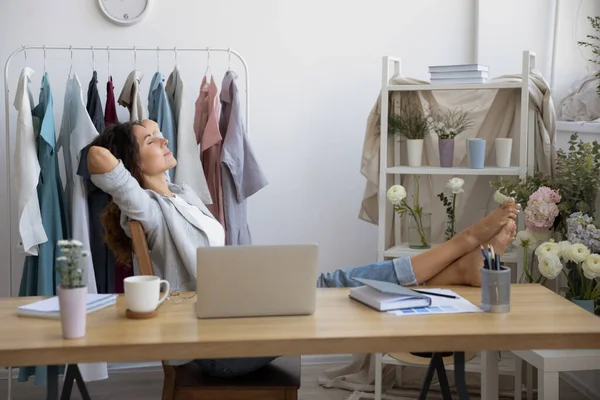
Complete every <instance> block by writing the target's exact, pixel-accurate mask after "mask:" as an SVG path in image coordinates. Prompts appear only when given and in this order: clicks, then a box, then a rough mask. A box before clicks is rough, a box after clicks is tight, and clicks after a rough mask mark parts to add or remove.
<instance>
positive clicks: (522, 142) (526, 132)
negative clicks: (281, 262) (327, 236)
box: [372, 51, 535, 400]
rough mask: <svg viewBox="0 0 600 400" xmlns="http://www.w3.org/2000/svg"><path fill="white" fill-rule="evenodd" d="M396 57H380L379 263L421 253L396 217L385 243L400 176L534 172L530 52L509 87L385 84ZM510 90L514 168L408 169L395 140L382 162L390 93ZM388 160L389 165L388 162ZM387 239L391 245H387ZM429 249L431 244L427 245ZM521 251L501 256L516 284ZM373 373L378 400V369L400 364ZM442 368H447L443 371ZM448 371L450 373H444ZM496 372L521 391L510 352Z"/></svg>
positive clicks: (477, 368)
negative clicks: (516, 101) (516, 108)
mask: <svg viewBox="0 0 600 400" xmlns="http://www.w3.org/2000/svg"><path fill="white" fill-rule="evenodd" d="M390 66H392V68H390ZM400 66H401V60H400V58H395V57H389V56H386V57H383V73H382V90H381V116H382V117H381V118H380V129H381V135H380V153H379V154H380V165H379V170H380V172H379V193H378V204H379V220H378V248H377V257H378V260H379V261H382V260H384V259H385V258H393V257H394V258H395V257H400V256H407V255H408V256H412V255H416V254H419V253H421V252H422V251H423V250H420V249H418V250H417V249H411V248H410V247H409V246H408V244H407V243H406V242H403V241H402V240H401V239H402V238H401V234H400V231H401V225H400V222H401V221H400V219H399V218H397V217H396V220H395V221H396V230H395V233H394V236H395V237H394V238H393V239H392V238H389V235H388V234H389V232H388V224H389V223H390V221H392V220H393V218H394V211H393V207H392V206H391V204H390V203H389V201H388V200H387V188H389V187H390V185H391V184H393V183H400V177H401V176H402V175H453V176H461V175H462V176H514V177H519V178H524V177H525V176H526V175H528V174H533V170H534V162H533V160H534V146H533V143H534V137H533V134H534V126H533V123H534V115H533V111H532V109H531V107H530V104H529V78H530V75H531V71H532V70H533V69H534V68H535V54H534V53H532V52H530V51H524V52H523V64H522V80H521V81H515V82H490V83H485V84H469V85H466V84H456V85H390V84H389V83H390V82H391V80H392V79H393V78H394V77H396V76H399V75H400ZM497 89H512V90H519V91H520V94H521V110H520V111H521V112H520V117H521V119H520V124H519V132H518V136H517V137H515V138H514V140H517V141H518V142H519V146H518V147H519V157H518V159H519V163H518V165H515V166H511V167H509V168H498V167H485V168H483V169H471V168H464V167H460V168H442V167H436V166H422V167H408V166H403V165H402V164H401V160H400V144H399V142H398V141H396V142H395V145H394V159H393V160H389V159H388V134H387V132H388V120H387V116H388V114H389V94H390V92H394V91H425V90H427V91H436V90H497ZM390 161H391V162H390ZM519 225H520V226H519V229H522V228H523V222H522V221H520V223H519ZM392 240H393V243H392ZM431 246H432V247H434V246H435V244H432V245H431ZM522 259H523V256H522V250H521V249H520V250H517V251H515V252H512V253H506V254H505V255H504V257H503V258H502V260H503V261H505V262H509V263H515V264H517V271H516V272H517V274H516V277H517V279H518V278H519V276H521V273H522V261H521V260H522ZM479 359H480V358H479V357H477V358H476V360H477V361H475V362H473V361H471V362H469V363H467V365H466V370H467V371H472V372H482V363H480V362H479ZM375 363H376V372H375V393H374V395H372V396H373V397H372V398H374V399H376V400H380V399H381V398H382V388H381V378H382V377H381V367H382V365H383V364H396V365H402V363H401V362H398V361H397V360H394V359H392V358H391V357H389V356H387V355H383V354H377V355H376V362H375ZM447 367H448V366H447ZM448 369H450V368H448ZM499 371H500V372H501V374H508V375H514V376H515V383H516V385H517V386H521V379H520V376H521V360H520V359H519V358H518V357H516V356H515V355H514V354H512V353H510V352H503V353H502V356H501V363H500V369H499ZM519 389H520V387H519V388H518V389H517V390H515V399H518V400H520V399H521V390H519Z"/></svg>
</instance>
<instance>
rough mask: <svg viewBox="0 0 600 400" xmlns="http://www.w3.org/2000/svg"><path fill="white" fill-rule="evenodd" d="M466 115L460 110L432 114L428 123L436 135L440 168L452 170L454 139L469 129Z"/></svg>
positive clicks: (469, 125) (470, 123) (469, 122)
mask: <svg viewBox="0 0 600 400" xmlns="http://www.w3.org/2000/svg"><path fill="white" fill-rule="evenodd" d="M468 115H469V114H468V113H467V112H465V111H462V109H460V108H457V109H454V110H448V111H444V112H442V111H437V112H434V113H432V115H431V119H430V121H429V123H430V124H431V127H432V129H433V131H434V132H435V133H436V134H437V135H438V147H439V150H440V166H441V167H447V168H452V161H453V159H454V138H455V137H456V136H457V135H459V134H460V133H462V132H464V131H465V130H467V129H468V128H470V127H471V125H472V122H471V120H470V119H469V117H468Z"/></svg>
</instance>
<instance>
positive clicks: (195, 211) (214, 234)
mask: <svg viewBox="0 0 600 400" xmlns="http://www.w3.org/2000/svg"><path fill="white" fill-rule="evenodd" d="M171 200H172V201H174V202H175V203H177V205H178V206H179V207H181V208H184V209H186V210H187V211H188V212H189V213H190V214H191V215H192V216H193V217H194V219H195V220H196V222H197V223H198V225H200V226H201V228H202V230H203V231H204V233H205V234H206V236H207V237H208V243H209V244H210V246H225V229H223V226H222V225H221V224H220V223H219V221H217V220H216V219H214V218H211V217H210V216H208V215H206V214H204V213H203V212H202V211H200V209H199V208H198V207H196V206H193V205H191V204H189V203H188V202H187V201H185V200H184V199H182V198H181V197H178V196H174V197H171Z"/></svg>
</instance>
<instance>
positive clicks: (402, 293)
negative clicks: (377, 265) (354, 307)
mask: <svg viewBox="0 0 600 400" xmlns="http://www.w3.org/2000/svg"><path fill="white" fill-rule="evenodd" d="M352 279H354V280H355V281H357V282H360V283H362V284H363V285H364V286H359V287H355V288H352V289H350V294H349V296H350V298H351V299H354V300H356V301H359V302H361V303H363V304H365V305H367V306H369V307H371V308H374V309H375V310H377V311H391V310H401V309H405V308H418V307H427V306H429V305H431V298H430V297H429V296H426V295H423V294H421V293H417V292H415V291H413V290H410V289H408V288H405V287H403V286H400V285H397V284H395V283H391V282H383V281H375V280H372V279H363V278H352Z"/></svg>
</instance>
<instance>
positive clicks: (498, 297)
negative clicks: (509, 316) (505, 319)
mask: <svg viewBox="0 0 600 400" xmlns="http://www.w3.org/2000/svg"><path fill="white" fill-rule="evenodd" d="M481 309H482V310H483V311H485V312H490V313H496V314H503V313H508V312H510V268H507V267H504V266H500V269H499V270H497V269H487V268H482V269H481Z"/></svg>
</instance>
